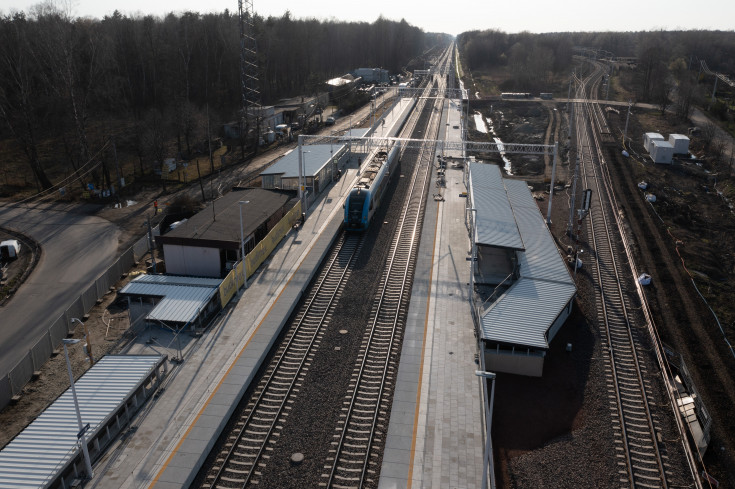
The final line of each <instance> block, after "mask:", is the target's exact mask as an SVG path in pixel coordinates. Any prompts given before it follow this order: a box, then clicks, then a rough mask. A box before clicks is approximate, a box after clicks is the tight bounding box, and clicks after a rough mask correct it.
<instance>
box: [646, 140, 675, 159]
mask: <svg viewBox="0 0 735 489" xmlns="http://www.w3.org/2000/svg"><path fill="white" fill-rule="evenodd" d="M651 144H652V148H651V151H650V153H651V159H652V160H653V162H654V163H666V164H671V160H672V158H673V157H674V147H673V146H672V145H671V144H670V143H669V142H668V141H659V140H653V142H652V143H651Z"/></svg>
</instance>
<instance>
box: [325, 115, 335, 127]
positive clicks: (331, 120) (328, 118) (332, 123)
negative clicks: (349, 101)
mask: <svg viewBox="0 0 735 489" xmlns="http://www.w3.org/2000/svg"><path fill="white" fill-rule="evenodd" d="M324 124H325V125H327V126H333V125H334V117H327V120H326V121H324Z"/></svg>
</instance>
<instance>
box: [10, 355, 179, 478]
mask: <svg viewBox="0 0 735 489" xmlns="http://www.w3.org/2000/svg"><path fill="white" fill-rule="evenodd" d="M165 360H166V356H165V355H106V356H104V357H102V358H101V359H100V360H99V361H98V362H97V363H96V364H95V365H94V366H92V367H91V368H90V369H89V370H88V371H87V372H86V373H85V374H84V375H82V377H80V378H79V379H78V380H77V381H76V382H75V383H74V385H75V386H76V392H77V398H78V400H79V410H80V412H81V417H82V422H83V423H84V424H85V425H86V424H87V423H89V430H88V431H87V435H86V436H87V441H88V444H89V445H90V446H91V445H93V440H95V439H96V438H97V437H98V435H103V434H104V433H103V430H104V429H105V427H106V426H108V424H109V423H110V422H111V421H114V417H115V416H116V415H118V414H119V413H120V412H121V411H123V410H124V409H125V406H126V405H127V403H128V402H129V401H130V399H131V397H133V395H135V394H136V393H137V392H138V390H139V389H140V388H141V387H143V386H145V385H147V384H148V382H149V379H150V378H151V377H152V376H154V375H157V371H158V369H159V368H160V367H161V366H162V365H163V364H164V362H165ZM147 394H150V392H149V393H147ZM78 431H79V428H78V424H77V415H76V410H75V407H74V400H73V397H72V392H71V388H69V389H67V390H66V391H65V392H64V393H63V394H62V395H61V396H59V397H58V398H57V399H56V400H55V401H54V402H53V404H51V406H49V407H48V408H46V410H45V411H44V412H43V413H41V415H40V416H38V417H37V418H36V419H35V420H34V421H33V422H32V423H31V424H30V425H28V427H26V428H25V429H24V430H23V431H22V432H21V433H20V434H19V435H18V436H16V437H15V438H14V439H13V440H12V441H11V442H10V443H8V444H7V445H6V446H5V448H3V450H2V451H0V489H18V488H23V487H29V488H30V487H34V488H43V487H49V486H51V485H52V484H54V483H55V482H56V481H57V480H58V478H59V477H61V476H63V475H64V473H65V472H67V470H66V469H67V468H68V467H69V466H70V464H72V463H73V462H74V460H75V459H76V458H77V457H80V458H81V447H80V445H79V440H78V439H77V433H78ZM97 455H99V454H97Z"/></svg>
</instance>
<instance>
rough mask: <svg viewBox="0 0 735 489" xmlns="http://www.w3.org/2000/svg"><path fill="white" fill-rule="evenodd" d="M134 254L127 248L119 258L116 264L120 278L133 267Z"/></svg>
mask: <svg viewBox="0 0 735 489" xmlns="http://www.w3.org/2000/svg"><path fill="white" fill-rule="evenodd" d="M134 255H135V253H134V251H133V248H128V249H127V251H125V253H123V254H122V256H121V257H120V260H118V262H119V263H120V270H119V272H120V276H121V277H122V274H123V273H125V272H127V271H128V270H130V269H131V268H132V267H133V265H135V256H134Z"/></svg>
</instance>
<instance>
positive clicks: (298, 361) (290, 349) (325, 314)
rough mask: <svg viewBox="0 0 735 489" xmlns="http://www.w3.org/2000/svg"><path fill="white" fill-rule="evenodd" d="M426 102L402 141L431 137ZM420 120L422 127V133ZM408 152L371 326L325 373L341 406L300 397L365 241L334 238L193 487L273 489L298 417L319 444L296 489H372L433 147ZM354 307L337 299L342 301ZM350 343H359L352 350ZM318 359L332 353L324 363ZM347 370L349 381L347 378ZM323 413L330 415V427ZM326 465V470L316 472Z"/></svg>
mask: <svg viewBox="0 0 735 489" xmlns="http://www.w3.org/2000/svg"><path fill="white" fill-rule="evenodd" d="M427 90H429V88H427ZM430 103H432V104H433V103H436V102H435V101H433V99H432V98H427V97H420V98H419V101H418V103H417V109H416V115H414V116H412V118H411V119H412V120H410V121H409V123H408V124H406V128H405V131H406V133H407V134H408V133H413V132H415V133H418V134H421V133H424V132H425V133H427V134H428V133H429V132H431V131H434V132H436V131H437V130H438V125H439V118H438V114H437V113H435V112H436V111H434V110H433V109H434V107H433V105H432V106H429V104H430ZM427 120H428V121H430V124H429V125H428V126H427V123H426V121H427ZM418 146H422V147H421V148H420V149H419V151H418V153H419V156H418V160H417V163H416V164H414V165H413V166H412V165H411V164H408V163H404V165H403V166H404V168H405V169H410V168H412V167H413V169H414V170H413V171H412V172H411V175H412V178H411V180H412V182H414V183H413V185H406V186H408V187H409V188H413V190H410V191H409V193H410V197H409V198H407V199H406V200H405V201H404V202H403V204H402V207H401V209H402V214H403V216H402V218H401V219H400V223H401V224H397V226H398V227H399V229H400V230H401V231H399V232H397V233H396V234H395V236H394V238H393V239H392V240H390V239H389V240H387V241H388V243H390V249H389V251H388V256H389V259H387V260H386V262H387V263H388V264H387V265H386V266H385V271H386V272H385V273H384V274H383V276H382V278H381V280H380V282H379V288H378V290H379V291H380V293H379V294H378V297H379V298H378V299H375V300H374V303H373V308H372V314H371V315H370V318H371V319H370V320H369V321H367V324H364V325H363V324H358V325H357V326H358V327H359V333H358V336H357V337H356V338H355V339H356V342H355V356H353V357H352V360H351V361H350V363H349V364H346V367H343V366H338V365H339V364H334V365H333V367H337V366H338V368H339V369H340V371H341V372H342V371H343V372H344V374H342V373H341V372H340V374H339V375H338V374H337V372H334V374H335V375H333V376H332V377H334V378H335V379H334V380H335V381H336V377H344V379H345V383H344V384H343V385H344V386H346V387H347V388H348V392H349V401H347V404H345V405H344V409H343V411H342V415H341V417H340V414H339V413H340V411H339V407H338V406H339V405H338V404H336V403H335V402H334V401H332V402H331V404H330V406H334V408H331V407H327V406H324V409H319V408H318V407H316V406H315V405H314V404H315V403H316V404H319V401H320V400H315V399H312V398H311V396H310V395H309V392H311V391H310V389H312V388H313V387H312V386H313V385H314V384H313V382H316V383H317V384H318V383H319V382H320V381H323V377H321V376H320V375H316V376H315V375H314V373H313V372H309V369H310V367H312V364H315V365H318V366H315V367H314V369H316V371H319V369H320V368H323V362H321V363H320V359H321V358H322V357H329V358H332V359H335V358H336V356H339V355H341V353H340V354H337V355H335V352H339V351H341V350H340V348H341V346H340V347H337V346H335V348H332V346H333V343H334V341H333V339H332V336H334V335H333V334H331V335H328V334H326V331H327V330H330V331H331V329H334V328H331V329H330V328H329V325H330V323H333V322H337V323H339V319H338V317H335V318H334V319H335V321H331V320H332V316H333V315H334V314H335V309H336V308H337V307H344V306H339V305H338V303H339V302H340V301H339V299H340V297H341V295H343V294H342V293H343V289H344V288H345V287H346V283H347V282H348V279H349V277H350V275H351V272H352V271H353V269H354V267H356V265H355V263H362V262H361V261H360V258H359V257H358V255H359V254H360V249H361V247H362V242H363V240H365V237H364V235H354V234H347V233H341V235H340V238H339V240H340V245H339V246H338V247H336V248H338V249H335V250H333V251H332V252H331V254H330V257H329V258H328V265H327V266H323V269H322V271H321V272H320V274H319V276H318V278H317V280H316V285H312V286H311V288H310V290H311V292H310V293H309V296H308V297H307V299H306V300H305V302H304V304H303V306H301V307H300V309H299V310H298V312H297V313H296V315H295V316H294V320H293V321H292V322H293V324H292V325H291V326H289V327H288V331H287V332H286V333H285V335H284V338H283V340H282V342H281V345H280V346H279V347H278V349H277V351H276V352H275V353H274V354H273V356H272V360H271V361H270V362H269V363H268V365H267V367H265V368H264V369H263V374H262V377H261V379H260V380H259V381H258V384H257V386H255V387H254V388H253V391H252V393H251V394H250V395H249V399H248V400H247V402H246V404H244V406H245V407H244V409H242V412H241V414H240V415H239V416H238V418H237V419H236V420H231V421H230V428H229V429H228V431H227V432H226V433H225V434H224V435H223V436H221V437H220V440H219V442H218V444H219V445H220V448H219V449H218V451H217V452H216V453H213V454H210V458H209V464H210V466H209V467H208V468H207V469H206V472H202V473H201V474H200V476H199V479H198V484H199V486H198V487H206V488H222V489H225V488H235V487H237V488H244V487H255V486H256V485H262V486H267V487H271V486H273V485H274V484H275V482H274V480H277V479H278V471H279V468H280V467H283V460H282V459H283V458H284V456H283V452H284V451H285V450H287V449H288V448H285V447H293V446H294V445H299V444H300V441H293V440H291V438H290V437H291V436H292V435H291V431H290V428H289V426H293V420H292V421H288V418H289V416H290V415H291V414H292V413H293V412H298V413H300V415H297V416H296V417H297V418H298V422H297V423H298V424H301V425H305V426H314V427H316V426H319V427H321V432H323V433H324V437H323V439H324V442H323V443H322V444H321V445H320V446H321V447H323V448H318V447H317V446H315V445H313V443H318V442H316V441H314V442H312V444H311V446H309V447H308V449H307V451H308V452H309V458H308V460H307V462H305V463H304V468H305V469H306V466H308V469H307V472H308V474H307V475H305V476H304V477H305V478H306V479H304V480H305V481H308V482H303V484H305V486H304V487H315V486H317V484H318V485H321V486H329V487H335V488H338V487H364V486H365V485H368V486H370V485H375V484H376V482H377V479H376V478H375V477H374V476H373V475H374V474H375V473H376V472H377V470H376V469H377V468H376V467H375V466H374V465H373V464H372V463H371V462H372V461H375V460H379V457H380V456H381V453H382V445H383V443H382V442H383V440H384V433H385V429H386V428H387V419H388V414H387V409H389V408H390V403H391V402H392V395H391V394H392V388H393V383H394V381H395V378H394V376H395V372H396V370H397V362H398V356H399V353H400V347H401V340H402V335H403V333H402V331H403V323H404V322H405V314H406V311H407V305H408V299H409V297H410V288H411V281H412V277H413V263H414V262H415V254H416V250H417V247H418V242H419V235H420V233H419V230H420V226H421V218H422V215H423V201H424V200H425V195H426V193H427V192H428V183H429V181H430V176H431V170H432V169H433V165H432V158H433V150H434V148H424V147H423V145H417V144H414V145H413V146H411V147H410V148H408V147H404V148H403V151H402V152H403V153H405V152H406V151H410V152H411V153H410V155H409V156H410V158H411V159H413V158H414V155H413V150H414V149H416V148H417V147H418ZM402 156H403V155H402ZM371 246H372V244H371ZM362 266H364V264H361V265H360V267H362ZM355 300H357V299H355V298H350V297H344V298H343V300H342V302H345V301H347V302H351V301H352V302H354V301H355ZM363 300H364V298H363ZM362 321H364V319H363V320H362ZM363 330H364V332H363ZM341 332H342V331H340V333H341ZM345 333H347V330H345ZM345 338H346V336H345ZM359 341H361V342H362V344H360V347H359V349H358V348H357V345H358V342H359ZM338 344H344V343H338ZM350 349H351V348H350V347H348V348H347V350H350ZM328 351H331V352H332V353H330V354H329V355H327V352H328ZM345 359H346V357H345ZM351 370H352V371H353V374H352V376H351V377H350V371H351ZM310 379H311V380H310ZM348 379H349V382H348ZM330 380H331V379H330ZM310 382H312V383H310ZM336 385H339V382H337V384H336ZM340 392H344V391H340ZM340 392H337V391H335V398H334V400H335V401H337V400H338V399H339V400H341V399H343V396H342V394H341V393H340ZM302 393H303V394H302ZM337 402H339V401H337ZM304 411H306V412H307V413H308V414H307V416H308V419H306V418H304V417H303V416H304ZM328 411H331V412H334V418H331V415H330V414H329V413H328ZM335 426H336V428H335ZM333 428H334V430H335V437H336V438H331V439H330V433H331V431H330V430H332V429H333ZM319 436H321V435H319ZM363 438H364V439H363ZM286 440H291V441H286ZM331 440H336V443H333V444H331V445H330V441H331ZM307 445H310V444H309V443H307ZM358 445H359V446H358ZM330 446H331V450H330ZM319 452H321V453H322V454H323V455H322V456H321V457H320V458H319V460H320V461H321V460H325V459H327V460H329V462H328V463H327V464H319V462H317V461H316V460H315V458H316V456H317V453H319ZM327 465H328V466H329V469H326V468H325V467H326V466H327ZM292 482H293V481H292ZM289 487H295V486H289Z"/></svg>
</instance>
